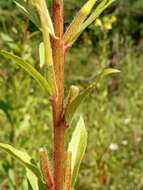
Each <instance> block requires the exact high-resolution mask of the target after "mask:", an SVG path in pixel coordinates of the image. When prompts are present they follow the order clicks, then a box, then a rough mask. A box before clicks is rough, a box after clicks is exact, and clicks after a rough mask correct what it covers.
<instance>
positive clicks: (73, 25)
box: [64, 0, 97, 44]
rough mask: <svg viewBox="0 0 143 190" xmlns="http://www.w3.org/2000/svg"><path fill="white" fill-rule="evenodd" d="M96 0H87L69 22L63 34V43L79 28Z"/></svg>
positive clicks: (69, 39)
mask: <svg viewBox="0 0 143 190" xmlns="http://www.w3.org/2000/svg"><path fill="white" fill-rule="evenodd" d="M96 1H97V0H88V1H87V2H86V3H85V4H84V5H83V6H82V8H81V9H80V11H79V12H78V13H77V15H76V16H75V18H74V19H73V21H72V22H71V24H70V25H69V27H68V29H67V31H66V32H65V34H64V42H65V44H69V43H70V41H71V40H72V39H73V37H74V36H75V34H76V33H77V31H78V30H79V28H80V26H81V24H82V23H83V22H84V21H85V19H86V18H87V16H88V15H89V14H90V12H91V10H92V8H93V6H94V5H95V3H96Z"/></svg>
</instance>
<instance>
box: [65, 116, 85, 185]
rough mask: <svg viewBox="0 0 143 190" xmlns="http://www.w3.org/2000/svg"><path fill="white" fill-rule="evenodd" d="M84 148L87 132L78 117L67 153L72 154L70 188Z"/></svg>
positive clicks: (74, 179) (81, 119)
mask: <svg viewBox="0 0 143 190" xmlns="http://www.w3.org/2000/svg"><path fill="white" fill-rule="evenodd" d="M86 146H87V131H86V128H85V125H84V120H83V118H82V117H80V119H79V121H78V123H77V126H76V128H75V130H74V132H73V135H72V138H71V141H70V143H69V146H68V152H72V187H73V186H74V185H75V182H76V179H77V175H78V172H79V168H80V164H81V161H82V158H83V155H84V153H85V149H86Z"/></svg>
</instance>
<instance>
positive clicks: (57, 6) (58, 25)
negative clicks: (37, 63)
mask: <svg viewBox="0 0 143 190" xmlns="http://www.w3.org/2000/svg"><path fill="white" fill-rule="evenodd" d="M53 25H54V30H55V35H56V36H57V37H58V38H59V39H53V59H54V67H55V73H56V84H57V91H58V95H57V105H56V116H55V119H56V121H57V122H59V120H60V119H61V114H62V109H63V100H64V48H63V47H64V44H63V39H62V37H63V0H61V1H60V2H57V1H56V0H53Z"/></svg>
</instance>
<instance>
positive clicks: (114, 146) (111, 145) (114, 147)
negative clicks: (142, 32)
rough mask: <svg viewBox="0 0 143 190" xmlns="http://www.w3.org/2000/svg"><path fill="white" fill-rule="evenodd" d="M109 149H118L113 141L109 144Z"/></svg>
mask: <svg viewBox="0 0 143 190" xmlns="http://www.w3.org/2000/svg"><path fill="white" fill-rule="evenodd" d="M109 149H110V150H112V151H115V150H117V149H118V145H117V144H115V143H111V144H110V145H109Z"/></svg>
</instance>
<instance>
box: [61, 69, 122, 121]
mask: <svg viewBox="0 0 143 190" xmlns="http://www.w3.org/2000/svg"><path fill="white" fill-rule="evenodd" d="M117 72H119V70H116V69H105V70H103V71H102V72H101V73H100V74H98V75H97V76H96V78H95V80H94V81H93V82H92V83H91V84H90V85H89V86H88V87H87V88H86V89H84V90H83V91H82V92H81V93H80V94H79V95H78V96H77V97H76V98H75V99H74V100H73V102H72V103H71V104H69V105H68V106H67V108H66V110H65V120H66V123H67V124H70V122H71V121H72V118H73V116H74V114H75V112H76V111H77V108H78V107H79V105H80V104H81V102H82V101H83V100H84V99H85V98H86V97H87V96H88V95H89V94H90V93H91V91H92V90H93V89H94V88H95V86H96V85H97V83H98V82H99V81H100V80H101V79H102V77H103V76H106V75H109V74H112V73H117Z"/></svg>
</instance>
